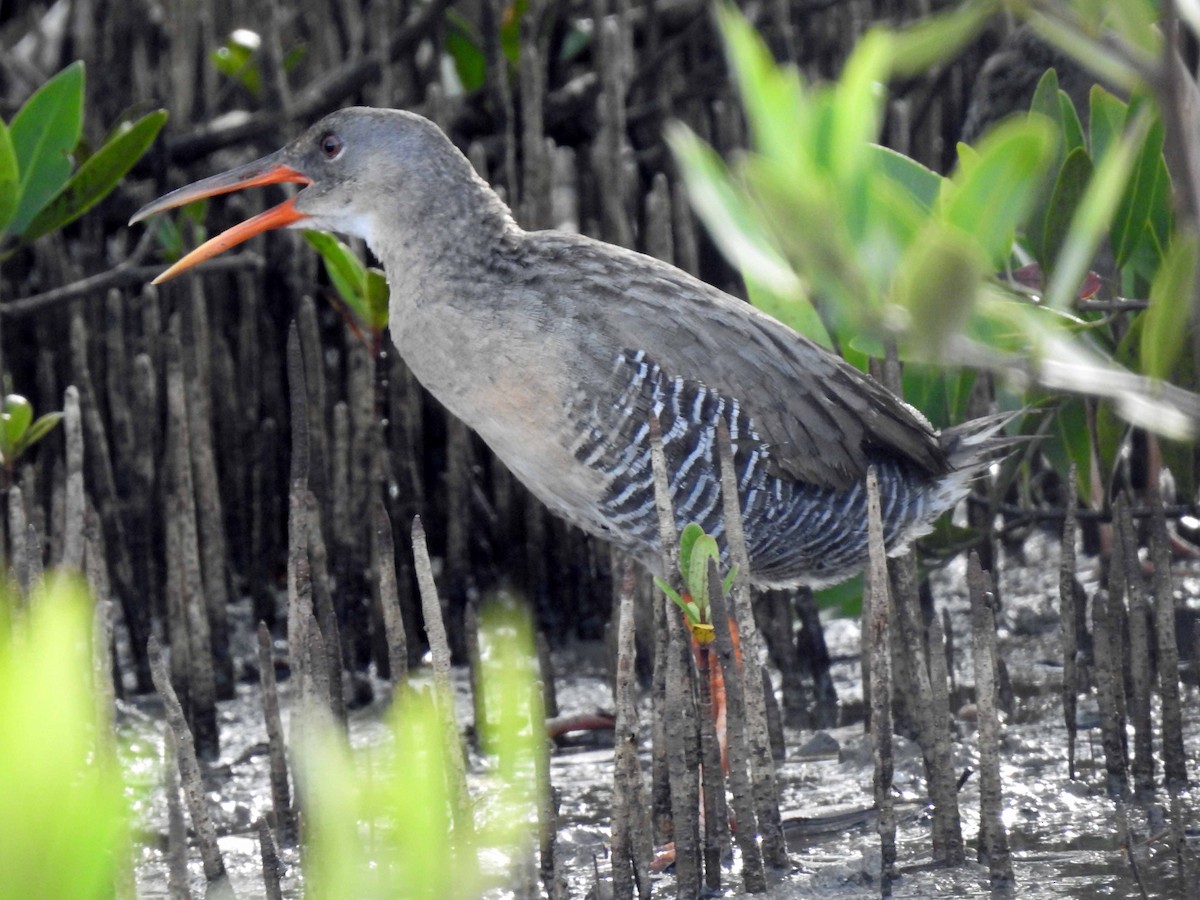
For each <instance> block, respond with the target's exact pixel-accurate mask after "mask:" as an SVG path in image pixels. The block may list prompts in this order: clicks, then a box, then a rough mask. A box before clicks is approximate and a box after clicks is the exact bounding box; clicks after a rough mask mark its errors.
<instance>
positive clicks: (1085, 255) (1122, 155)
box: [1045, 112, 1150, 309]
mask: <svg viewBox="0 0 1200 900" xmlns="http://www.w3.org/2000/svg"><path fill="white" fill-rule="evenodd" d="M1149 127H1150V118H1149V116H1147V115H1145V114H1144V112H1143V113H1142V114H1139V115H1138V116H1137V118H1136V119H1135V120H1134V121H1133V122H1132V123H1130V125H1129V126H1128V127H1127V128H1126V129H1125V131H1124V132H1123V133H1122V134H1121V136H1120V138H1118V139H1117V141H1116V143H1114V144H1113V145H1112V146H1111V147H1110V148H1109V151H1108V153H1106V154H1105V156H1104V158H1103V159H1101V160H1100V161H1099V162H1098V163H1097V164H1096V168H1095V171H1094V173H1093V175H1092V179H1091V181H1090V182H1089V184H1088V188H1087V191H1085V192H1084V195H1083V197H1082V199H1081V200H1080V201H1079V205H1078V206H1077V207H1076V209H1075V215H1074V216H1073V217H1072V219H1071V228H1070V231H1069V233H1068V235H1067V238H1066V240H1064V241H1063V244H1062V248H1061V249H1060V250H1059V254H1058V259H1057V263H1056V265H1055V269H1054V273H1053V275H1052V276H1051V279H1050V285H1049V288H1048V289H1047V291H1046V295H1045V299H1046V303H1047V304H1048V305H1050V306H1052V307H1054V308H1056V309H1066V308H1067V307H1068V306H1069V305H1071V303H1072V302H1073V301H1074V299H1075V292H1076V290H1077V288H1078V286H1079V284H1080V283H1081V282H1082V281H1083V278H1084V276H1085V275H1086V274H1087V272H1088V269H1089V267H1090V266H1091V263H1092V260H1093V259H1094V258H1095V255H1096V249H1097V248H1098V247H1099V246H1100V242H1101V240H1102V239H1103V237H1104V234H1105V232H1106V231H1107V230H1108V227H1109V224H1110V223H1111V222H1112V218H1113V214H1114V213H1115V212H1116V209H1117V206H1118V204H1119V203H1120V201H1121V197H1122V195H1123V193H1124V191H1125V186H1126V184H1127V182H1128V180H1129V174H1130V172H1131V171H1132V169H1133V165H1134V163H1135V161H1136V159H1137V155H1138V151H1139V150H1140V148H1141V146H1142V142H1143V139H1144V138H1145V135H1146V131H1147V129H1148V128H1149Z"/></svg>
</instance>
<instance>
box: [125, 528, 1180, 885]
mask: <svg viewBox="0 0 1200 900" xmlns="http://www.w3.org/2000/svg"><path fill="white" fill-rule="evenodd" d="M1025 557H1026V558H1025V559H1024V561H1023V563H1024V564H1023V565H1013V564H1012V562H1013V561H1010V564H1009V566H1008V567H1007V568H1008V570H1009V571H1008V573H1007V574H1006V575H1005V577H1004V579H1003V581H1002V585H1001V588H1002V592H1003V598H1004V607H1003V613H1002V616H1001V626H1000V640H1001V653H1002V654H1003V656H1004V658H1005V660H1006V662H1007V664H1008V667H1009V672H1010V675H1011V678H1012V682H1013V689H1014V694H1015V696H1016V708H1015V710H1014V714H1013V716H1012V717H1011V718H1010V719H1009V720H1008V721H1007V722H1006V724H1005V728H1004V738H1003V746H1002V765H1003V770H1002V778H1003V783H1004V791H1005V812H1004V821H1005V825H1006V827H1007V828H1008V832H1009V843H1010V846H1011V848H1012V851H1013V867H1014V871H1015V875H1016V881H1017V891H1018V892H1019V895H1020V897H1021V898H1022V900H1050V898H1064V897H1069V898H1079V900H1087V898H1127V897H1128V898H1135V897H1141V896H1142V894H1141V892H1140V890H1139V887H1138V885H1137V882H1136V880H1135V879H1134V876H1133V870H1132V868H1131V866H1130V864H1129V862H1128V860H1127V857H1126V853H1125V851H1124V849H1123V847H1122V846H1121V842H1120V841H1119V839H1118V837H1117V827H1116V818H1115V808H1114V804H1113V803H1112V802H1111V801H1109V800H1108V799H1107V797H1106V796H1105V793H1104V789H1103V778H1104V775H1103V753H1102V751H1101V749H1100V742H1099V735H1098V732H1096V731H1094V730H1089V731H1081V732H1080V735H1079V746H1078V751H1077V772H1078V780H1077V781H1075V782H1071V781H1069V780H1068V778H1067V761H1066V750H1065V747H1066V729H1065V727H1064V725H1063V722H1062V712H1061V705H1060V701H1059V690H1060V684H1061V673H1062V669H1061V667H1060V666H1059V665H1058V664H1057V663H1055V662H1054V660H1058V659H1060V658H1061V653H1060V651H1059V637H1058V620H1057V615H1056V608H1057V582H1056V578H1057V574H1056V573H1057V565H1056V560H1055V559H1054V558H1053V557H1054V550H1053V548H1052V546H1051V543H1050V542H1047V541H1042V542H1037V541H1034V542H1031V545H1030V546H1028V547H1027V548H1026V551H1025ZM1088 575H1089V573H1088V572H1087V571H1085V572H1083V573H1082V577H1083V578H1084V580H1085V587H1087V588H1088V589H1089V592H1090V591H1091V590H1092V589H1093V588H1094V586H1095V585H1094V584H1087V583H1086V581H1087V578H1088ZM964 583H965V578H964V575H963V566H962V564H961V563H956V564H953V565H951V566H950V567H948V568H947V569H946V570H943V571H941V572H938V573H936V574H935V591H934V594H935V597H936V598H937V603H938V606H939V608H940V607H941V606H943V605H945V606H946V607H947V608H948V609H949V610H950V612H951V617H952V622H953V623H954V629H955V646H956V648H957V649H956V654H957V655H956V658H955V670H956V677H957V681H958V683H959V684H960V685H962V684H964V683H965V684H967V685H969V684H970V683H971V681H972V675H971V673H972V669H971V660H970V656H969V647H970V641H969V639H968V636H967V634H966V631H965V623H966V622H967V619H968V616H967V608H968V607H967V600H966V596H965V591H964V589H963V587H962V585H963V584H964ZM1176 584H1177V590H1180V585H1182V590H1184V591H1186V593H1187V595H1188V597H1189V599H1188V604H1189V605H1190V608H1192V609H1194V610H1200V574H1197V573H1192V574H1191V575H1190V576H1188V577H1186V578H1178V579H1177V581H1176ZM246 624H247V625H248V623H246ZM826 625H827V630H826V638H827V641H828V643H829V649H830V653H831V655H832V656H833V658H834V659H835V668H834V675H835V679H836V684H837V689H838V694H839V698H840V699H841V701H842V703H843V704H855V703H861V698H862V690H861V684H860V675H859V672H860V669H859V664H860V663H859V658H858V641H859V635H858V622H857V621H854V620H848V619H833V620H829V621H827V623H826ZM247 632H248V629H247ZM249 652H250V648H249V645H247V647H246V653H247V655H248V654H249ZM602 658H603V654H602V652H598V651H597V648H595V647H580V646H575V647H567V648H560V649H559V651H558V652H557V654H556V659H555V665H556V669H557V671H558V672H559V673H566V672H570V674H569V675H568V674H560V675H559V678H558V697H559V705H560V708H561V710H562V712H563V713H564V714H571V713H586V712H591V711H593V710H596V709H611V705H612V699H611V693H610V690H609V686H608V682H607V679H606V678H605V676H604V674H603V672H602V670H601V668H600V665H599V660H601V659H602ZM455 677H456V688H457V690H458V693H459V697H458V700H459V704H460V712H461V720H462V721H469V718H470V702H469V697H468V695H467V688H466V679H465V673H464V672H462V671H458V672H456V673H455ZM281 689H282V691H283V692H284V698H285V700H284V702H285V703H286V697H287V685H286V682H285V683H284V684H283V685H282V686H281ZM379 693H380V694H381V695H382V691H380V692H379ZM1183 697H1184V711H1185V717H1186V721H1185V738H1186V741H1187V749H1188V759H1189V761H1190V763H1191V765H1190V767H1189V771H1190V774H1191V775H1192V776H1193V778H1194V779H1195V778H1196V776H1197V774H1198V771H1197V766H1196V761H1197V760H1200V697H1198V692H1197V688H1196V686H1195V685H1194V684H1192V685H1190V686H1185V687H1184V694H1183ZM1088 702H1089V701H1088V698H1086V697H1082V698H1081V699H1080V705H1081V708H1084V709H1086V707H1087V705H1088ZM381 711H382V710H381V708H380V707H379V706H375V707H370V708H367V709H363V710H359V711H357V712H355V713H353V714H352V716H351V737H352V741H353V743H354V744H356V745H369V744H372V743H375V742H379V741H381V740H383V739H384V734H385V730H384V728H383V726H382V725H381V724H380V715H381ZM641 712H642V722H643V733H644V734H645V733H647V732H648V726H647V723H648V722H649V710H648V706H646V705H645V704H643V707H642V711H641ZM285 715H286V714H285ZM120 719H121V722H120V727H121V730H122V733H123V734H124V735H125V737H126V738H127V741H128V747H129V748H130V752H131V753H133V754H134V756H135V757H136V764H135V768H134V771H135V774H136V775H137V777H139V778H140V779H141V780H142V785H141V787H140V788H139V789H137V790H136V791H135V793H136V795H137V797H138V798H139V799H137V801H136V802H137V807H138V817H139V820H140V822H141V825H142V828H143V829H144V830H145V832H146V835H145V836H146V845H145V846H144V847H143V849H142V850H141V855H140V865H139V869H138V888H139V894H140V896H142V897H148V898H149V897H166V896H168V893H167V883H166V871H165V864H164V862H163V857H162V852H161V848H162V847H163V846H164V845H165V833H166V807H165V801H164V797H163V793H162V791H161V790H159V789H157V787H156V779H157V766H156V765H155V764H154V763H153V761H152V757H153V756H156V755H157V753H158V752H159V747H160V744H161V731H162V725H161V711H160V709H159V707H158V705H157V703H156V702H154V701H151V700H149V699H139V700H138V701H137V702H136V703H133V704H124V705H123V706H122V714H121V716H120ZM261 720H262V715H261V708H260V701H259V695H258V686H257V685H255V684H244V685H241V686H240V687H239V690H238V696H237V698H236V699H235V700H233V701H230V702H228V703H225V704H222V707H221V735H222V756H221V762H220V764H219V765H218V766H217V767H215V768H214V770H213V773H212V777H211V779H210V787H211V793H210V801H211V803H212V805H213V807H214V818H215V820H216V825H217V829H218V833H219V834H220V835H221V838H220V846H221V849H222V851H223V852H224V854H225V862H226V866H227V868H228V869H229V871H230V875H231V878H232V881H233V885H234V888H235V889H236V890H237V892H238V896H239V897H242V898H259V897H264V896H265V894H264V891H263V888H262V884H261V869H260V862H259V856H258V841H257V835H256V832H255V831H254V827H253V826H254V823H255V822H256V821H257V819H258V817H259V816H260V815H262V814H263V813H264V812H265V811H266V809H267V807H268V805H269V802H270V799H269V792H268V788H267V757H266V752H265V748H266V744H265V741H266V735H265V729H264V727H263V725H262V724H261ZM955 727H956V730H957V738H958V739H957V741H956V744H955V753H956V759H955V766H956V769H958V770H959V771H962V770H963V769H964V768H967V767H970V768H971V769H974V770H977V769H978V765H977V757H976V744H975V734H974V726H973V723H972V722H971V721H970V720H969V718H967V717H956V719H955ZM829 735H830V736H831V737H833V738H834V739H835V740H836V741H837V743H838V745H839V747H840V752H839V753H838V755H837V756H836V757H835V756H832V755H829V756H825V757H822V758H813V759H803V758H801V757H800V755H799V749H800V748H801V747H802V746H803V745H804V744H805V742H806V741H808V740H809V738H811V737H812V733H811V732H803V731H799V730H794V729H790V730H788V731H787V747H788V756H787V758H786V760H785V761H784V762H782V763H781V764H780V765H779V767H778V780H779V783H780V788H781V792H782V798H783V807H784V810H785V819H786V818H789V817H798V818H808V819H812V818H816V817H821V816H829V815H830V814H833V813H837V812H840V811H845V812H847V813H861V812H863V811H865V810H867V809H868V808H869V807H870V806H871V804H872V791H871V778H872V760H871V754H870V747H869V744H868V742H867V741H866V740H865V739H864V736H863V733H862V726H861V724H855V725H849V726H846V727H842V728H838V729H832V730H830V731H829ZM647 743H648V742H647V741H646V740H643V746H644V747H645V746H646V744H647ZM895 755H896V772H895V779H894V785H895V789H896V792H897V793H896V797H897V811H898V815H897V819H898V827H899V830H898V834H897V847H898V859H897V864H898V866H899V868H900V873H901V877H900V878H899V880H898V882H896V884H895V887H894V896H896V897H972V896H987V895H988V878H987V871H986V869H985V868H984V867H982V866H979V865H977V864H975V863H971V864H969V865H968V866H967V867H965V868H962V869H958V870H940V869H934V868H932V867H931V866H930V865H929V864H930V848H929V820H928V816H927V815H926V811H925V804H924V802H923V798H924V785H923V780H924V779H923V770H922V765H921V758H920V753H919V751H918V749H917V748H916V746H915V744H913V743H911V742H909V741H906V740H904V739H903V738H897V739H896V751H895ZM643 757H644V762H645V764H646V765H647V766H648V761H647V760H646V758H645V757H646V755H645V753H644V754H643ZM475 763H476V764H478V760H476V761H475ZM1159 768H1160V769H1161V765H1160V766H1159ZM551 778H552V781H553V783H554V784H555V786H556V787H557V788H558V789H559V790H560V791H561V793H562V802H561V808H560V826H561V827H560V832H559V841H558V852H559V860H560V864H561V866H562V867H563V870H564V871H565V872H566V876H567V881H568V884H569V887H570V896H571V897H579V898H582V897H585V896H587V895H588V892H589V891H590V890H591V889H592V888H593V886H594V883H595V880H596V871H597V870H599V871H600V872H601V873H602V874H603V873H605V872H606V869H607V859H606V847H607V841H608V837H609V824H608V818H609V808H610V802H611V784H612V752H611V749H610V748H608V747H605V746H596V745H593V746H590V747H589V746H587V745H586V742H585V743H584V745H583V746H572V747H568V748H564V749H560V750H557V751H556V752H555V753H554V755H553V757H552V761H551ZM1156 799H1157V802H1158V803H1160V804H1164V805H1165V804H1166V799H1165V795H1160V796H1159V797H1158V798H1156ZM959 802H960V808H961V810H962V816H963V832H964V836H965V837H966V838H967V841H968V856H972V855H973V850H974V836H975V834H976V832H977V830H978V802H979V793H978V778H977V777H972V778H971V779H970V780H968V781H967V783H966V784H965V786H964V787H963V789H962V791H961V793H960V795H959ZM1183 802H1184V808H1185V810H1186V811H1187V816H1188V818H1187V825H1188V835H1189V847H1190V849H1191V851H1192V853H1193V854H1197V852H1198V851H1200V827H1198V826H1200V814H1198V809H1200V792H1198V791H1197V790H1196V789H1193V790H1192V791H1191V792H1190V793H1188V794H1185V795H1184V798H1183ZM1156 812H1159V810H1156V809H1155V808H1153V807H1151V808H1149V810H1148V809H1147V808H1146V807H1142V806H1138V805H1135V804H1132V803H1131V804H1130V805H1129V807H1128V816H1129V822H1130V828H1131V831H1132V834H1133V839H1134V844H1135V858H1136V860H1137V863H1138V868H1139V871H1140V873H1141V877H1142V880H1143V882H1144V884H1145V887H1146V891H1147V893H1148V895H1149V896H1151V897H1163V898H1166V897H1175V896H1178V883H1177V881H1176V876H1175V870H1174V861H1173V860H1172V859H1171V858H1170V854H1169V849H1168V845H1167V842H1166V840H1165V839H1164V838H1163V837H1162V836H1161V834H1159V832H1160V830H1161V823H1160V822H1158V821H1156V820H1153V818H1152V817H1153V816H1154V814H1155V813H1156ZM851 818H854V819H857V820H858V821H859V822H861V824H857V825H854V826H852V827H849V828H846V829H844V830H836V829H835V830H832V831H826V832H823V833H820V834H816V835H801V834H798V833H791V834H789V844H790V846H791V849H792V862H793V866H794V869H793V871H791V872H789V873H786V874H783V875H776V876H774V878H773V880H772V886H771V890H770V891H769V893H768V894H767V895H765V896H767V897H770V898H778V900H785V898H786V900H791V898H796V900H799V898H813V897H819V898H857V897H877V896H878V895H879V886H878V882H877V880H876V877H875V873H877V872H878V866H879V850H878V847H879V840H878V837H877V835H876V834H875V832H874V824H873V820H869V817H868V816H866V815H861V816H853V815H852V816H851ZM284 861H285V863H288V864H289V866H290V869H289V875H288V877H287V878H286V879H285V882H284V887H285V895H286V896H289V897H295V898H298V897H300V893H301V892H300V883H299V879H298V876H297V867H296V862H297V860H296V857H295V855H294V853H293V854H290V855H285V857H284ZM192 873H193V881H194V885H193V889H194V891H195V892H196V894H197V896H202V895H203V877H202V872H201V869H200V862H199V859H198V858H197V859H195V860H193V862H192ZM725 883H726V886H727V888H728V889H730V890H733V891H735V892H736V889H737V886H738V878H737V868H736V860H735V861H734V865H733V867H731V868H729V869H728V870H727V878H726V881H725ZM655 895H656V896H664V897H666V896H673V895H674V890H673V887H672V879H671V876H670V875H669V874H667V875H661V876H656V882H655ZM496 896H497V897H500V896H504V894H503V892H496Z"/></svg>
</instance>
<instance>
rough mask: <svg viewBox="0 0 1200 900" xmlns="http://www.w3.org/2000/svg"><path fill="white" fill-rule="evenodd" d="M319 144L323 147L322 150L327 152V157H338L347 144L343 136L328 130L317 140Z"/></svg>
mask: <svg viewBox="0 0 1200 900" xmlns="http://www.w3.org/2000/svg"><path fill="white" fill-rule="evenodd" d="M317 146H318V147H320V148H321V152H322V153H324V154H325V158H326V159H337V157H338V155H339V154H340V153H341V152H342V148H343V147H344V146H345V144H344V143H343V142H342V139H341V137H339V136H338V135H336V134H334V133H333V132H332V131H327V132H325V133H324V134H323V135H321V139H320V140H319V141H317Z"/></svg>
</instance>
